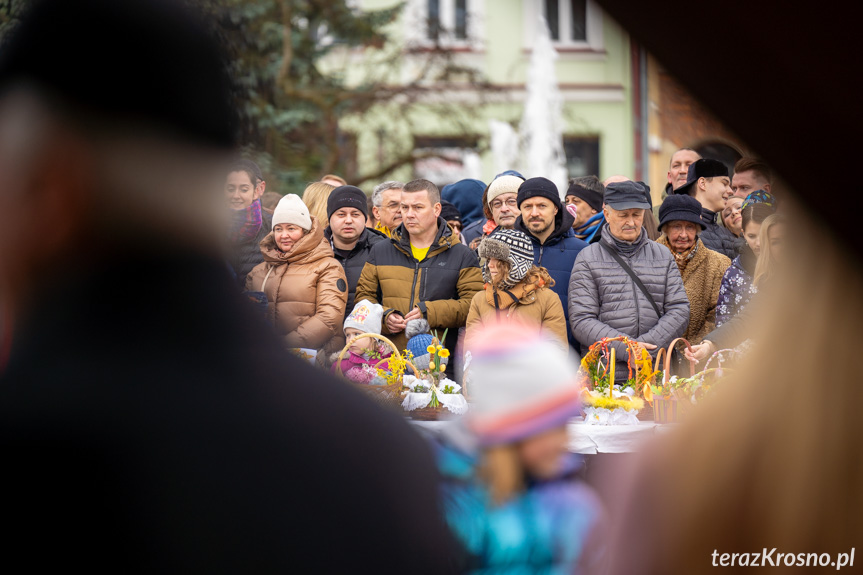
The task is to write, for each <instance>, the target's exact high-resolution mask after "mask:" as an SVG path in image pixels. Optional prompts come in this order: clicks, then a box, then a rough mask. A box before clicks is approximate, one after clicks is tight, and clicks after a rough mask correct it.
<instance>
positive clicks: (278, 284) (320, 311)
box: [246, 217, 348, 349]
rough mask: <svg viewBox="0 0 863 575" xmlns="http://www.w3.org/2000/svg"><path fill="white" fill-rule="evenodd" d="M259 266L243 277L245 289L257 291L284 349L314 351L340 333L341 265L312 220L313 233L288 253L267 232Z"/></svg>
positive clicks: (344, 290) (342, 313)
mask: <svg viewBox="0 0 863 575" xmlns="http://www.w3.org/2000/svg"><path fill="white" fill-rule="evenodd" d="M261 253H263V254H264V262H263V263H262V264H259V265H257V266H255V268H254V269H253V270H252V271H251V272H249V275H248V277H247V278H246V289H247V290H249V291H262V292H264V294H265V295H266V296H267V301H268V302H269V303H268V304H267V306H268V307H267V308H268V311H269V313H270V314H271V317H272V318H273V319H274V322H273V323H274V325H275V327H276V332H277V333H279V334H280V335H282V336H283V338H284V343H285V345H286V346H287V347H305V348H310V349H318V348H320V347H322V346H323V345H324V344H325V343H327V342H328V341H329V340H330V339H332V338H333V336H335V335H336V334H339V333H341V329H342V322H343V321H344V317H345V305H346V303H347V301H348V285H347V280H346V278H345V271H344V269H343V268H342V265H341V264H340V263H339V262H338V261H337V260H336V258H334V257H333V251H332V249H330V244H329V242H328V241H327V240H326V239H325V238H324V232H323V230H322V229H321V228H320V226H319V225H318V221H317V218H314V217H313V218H312V229H311V231H309V233H307V234H306V235H305V236H303V237H302V238H300V241H298V242H297V243H296V245H295V246H294V248H293V249H292V250H291V251H290V252H289V253H284V252H282V251H281V250H279V248H277V247H276V241H275V239H274V238H273V234H272V233H270V234H268V235H267V237H266V238H264V240H263V241H262V242H261Z"/></svg>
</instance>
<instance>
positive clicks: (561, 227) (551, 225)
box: [515, 178, 587, 352]
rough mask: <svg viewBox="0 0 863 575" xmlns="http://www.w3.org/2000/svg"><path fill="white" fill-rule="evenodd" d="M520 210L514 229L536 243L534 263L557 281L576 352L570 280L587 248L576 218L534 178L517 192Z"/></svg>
mask: <svg viewBox="0 0 863 575" xmlns="http://www.w3.org/2000/svg"><path fill="white" fill-rule="evenodd" d="M518 208H519V210H520V211H521V216H519V218H518V220H516V224H515V227H516V229H519V230H521V231H523V232H524V233H526V234H527V235H528V237H529V238H530V240H531V242H533V263H534V264H536V265H537V266H542V267H544V268H545V269H547V270H548V273H549V275H551V277H552V278H553V279H554V286H553V287H552V289H553V290H554V292H555V293H556V294H557V295H558V297H559V298H560V303H562V304H563V309H564V310H565V311H566V317H567V320H566V321H567V323H566V332H567V334H568V336H569V345H570V347H572V348H574V349H575V350H576V352H579V351H580V348H579V343H578V342H577V341H576V340H575V338H574V337H573V335H572V330H571V329H570V327H569V297H568V293H567V291H568V289H569V276H570V275H571V274H572V266H573V264H575V258H576V257H577V256H578V253H579V252H580V251H581V250H582V249H584V248H585V247H587V244H586V243H585V242H584V241H582V240H580V239H578V238H577V237H575V233H574V232H573V231H572V224H573V222H574V218H573V217H572V214H570V213H569V212H568V211H567V210H566V209H564V207H563V205H562V204H561V203H560V193H559V192H558V191H557V186H555V185H554V183H553V182H552V181H551V180H547V179H545V178H531V179H529V180H526V181H525V182H524V183H522V184H521V186H519V188H518Z"/></svg>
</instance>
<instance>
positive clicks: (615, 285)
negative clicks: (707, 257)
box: [569, 224, 689, 381]
mask: <svg viewBox="0 0 863 575" xmlns="http://www.w3.org/2000/svg"><path fill="white" fill-rule="evenodd" d="M603 244H604V245H606V246H608V247H610V248H611V249H613V250H615V251H616V252H618V254H619V255H620V256H621V258H623V260H624V261H625V262H627V263H628V264H629V267H630V268H632V270H633V272H635V274H636V275H637V276H638V278H639V279H640V280H641V281H642V283H643V284H644V286H645V287H646V288H647V291H648V292H649V293H650V295H651V296H652V297H653V300H654V301H655V302H656V305H657V306H658V307H659V311H660V312H661V314H662V315H661V317H657V315H656V311H655V310H654V309H653V306H652V305H651V304H650V302H649V301H648V300H647V299H646V298H645V295H644V294H643V293H642V292H641V290H640V289H639V288H638V286H637V285H635V282H634V281H632V278H631V277H629V274H627V273H626V271H624V269H623V268H622V267H620V264H618V263H617V261H615V259H614V258H613V257H612V256H611V254H609V253H608V252H607V251H606V248H604V247H603ZM569 322H570V325H571V326H572V331H573V332H574V335H575V337H576V339H578V341H580V342H581V346H582V353H586V352H587V348H588V347H590V346H591V345H592V344H594V343H595V342H597V341H599V340H601V339H602V338H605V337H618V336H622V335H625V336H629V337H631V338H635V339H637V340H638V341H640V342H645V343H651V344H653V345H655V346H657V349H658V348H662V347H668V344H670V343H671V341H672V340H673V339H674V338H677V337H680V336H682V335H683V333H684V332H685V331H686V327H687V325H688V324H689V299H688V298H687V297H686V290H685V289H684V287H683V279H682V278H681V277H680V271H679V270H678V269H677V264H676V263H675V261H674V256H672V255H671V252H670V251H668V248H666V247H663V246H661V245H659V244H657V243H656V242H654V241H651V240H649V239H647V232H646V231H645V230H644V229H642V230H641V237H639V239H638V240H636V241H635V242H633V243H632V244H628V245H627V246H626V249H625V250H623V251H622V250H621V248H620V247H618V245H617V242H616V241H615V238H614V236H612V235H611V231H610V229H609V226H608V224H605V226H603V228H602V239H600V240H599V243H596V244H591V245H590V246H588V247H587V249H585V250H582V252H581V253H580V254H579V256H578V259H577V260H576V262H575V266H574V267H573V269H572V278H571V279H570V282H569ZM613 345H614V346H615V348H616V350H617V358H618V360H617V370H616V373H617V376H618V377H616V379H617V380H618V381H620V380H625V379H626V374H627V369H626V348H625V347H624V346H623V345H620V343H619V342H615V343H614V344H613ZM651 354H652V355H655V354H656V351H655V350H654V351H652V352H651Z"/></svg>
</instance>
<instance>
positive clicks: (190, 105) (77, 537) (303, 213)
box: [0, 0, 863, 574]
mask: <svg viewBox="0 0 863 575" xmlns="http://www.w3.org/2000/svg"><path fill="white" fill-rule="evenodd" d="M189 9H190V8H189V7H188V6H187V5H186V4H182V3H176V2H170V1H167V0H127V1H126V2H123V3H117V2H113V1H110V0H79V1H78V2H75V3H70V2H64V1H61V0H43V1H42V2H37V3H34V4H33V7H31V8H30V9H29V10H28V11H27V12H26V13H24V14H23V15H22V20H21V24H20V27H19V28H18V29H17V30H16V33H15V34H14V35H11V36H10V38H11V40H10V41H9V42H8V43H5V44H4V45H3V50H0V173H2V174H3V175H4V178H3V180H2V186H0V236H2V241H0V304H2V312H3V315H2V317H0V320H2V329H0V449H2V452H3V454H4V462H5V463H6V466H7V469H6V472H5V473H4V474H3V476H2V479H0V482H2V486H3V493H5V494H6V495H7V498H6V500H5V502H4V518H5V519H6V520H7V523H8V524H9V526H10V529H8V530H7V531H8V533H7V538H6V546H5V549H4V550H5V551H6V557H7V561H8V562H9V563H10V564H19V565H27V566H28V567H29V568H31V569H39V568H42V569H45V570H57V569H68V568H69V567H70V566H74V565H86V567H87V568H88V569H90V570H94V571H109V570H110V571H116V570H118V568H119V569H121V570H123V571H125V572H138V571H140V572H147V573H151V572H173V571H196V572H197V571H201V572H209V573H220V572H224V573H236V572H240V571H249V570H254V571H300V572H321V573H348V572H366V571H368V572H374V573H447V572H458V573H461V572H504V571H506V572H581V573H590V574H592V573H608V572H609V570H608V569H606V567H610V572H611V573H615V574H616V573H626V574H631V573H671V572H701V571H703V570H705V567H706V566H707V565H708V563H710V561H711V558H713V561H714V562H713V564H712V566H717V564H716V562H715V561H716V558H717V553H720V554H722V556H723V557H725V556H726V555H728V554H729V553H725V551H739V550H748V549H760V548H761V547H762V546H764V545H767V546H773V545H776V546H777V547H780V548H781V549H782V550H783V552H790V551H795V552H805V553H799V554H798V555H797V556H794V555H793V554H791V553H780V555H782V554H784V555H786V560H785V562H784V564H785V565H789V563H788V560H787V557H788V556H790V557H791V558H792V559H794V560H795V561H796V560H798V558H799V557H801V556H803V555H805V557H804V559H805V561H806V565H807V566H808V565H809V563H808V562H809V560H810V555H816V553H809V552H810V551H812V552H818V554H817V559H818V560H819V561H821V560H823V557H824V556H825V555H827V553H826V552H827V551H829V552H831V553H836V552H837V551H841V552H846V554H845V557H844V561H845V563H843V562H842V561H841V560H840V561H839V562H837V565H838V566H842V565H847V561H848V559H849V557H848V554H847V551H849V550H850V561H851V562H852V564H853V556H854V547H853V546H854V545H856V544H857V543H858V542H859V539H860V522H859V514H860V509H863V503H861V497H863V495H861V493H863V492H861V490H860V489H859V485H860V483H861V469H860V465H858V464H857V460H856V459H855V458H854V457H853V453H854V451H853V449H854V448H853V446H854V445H855V443H853V440H854V438H855V437H857V436H858V435H859V431H860V423H859V421H860V418H859V413H858V412H857V406H858V405H860V400H861V393H863V392H861V389H863V388H861V386H859V385H858V384H857V379H859V378H857V377H856V372H857V371H859V368H858V366H857V365H856V363H855V362H854V361H848V358H851V359H852V360H853V358H854V357H856V356H855V353H857V346H858V343H857V338H856V333H857V332H858V331H859V325H860V322H861V318H863V309H861V300H860V298H859V297H858V296H859V294H860V292H861V291H863V288H861V278H860V274H859V273H858V271H857V267H858V266H856V265H849V262H852V263H853V262H856V259H855V258H854V257H853V256H854V254H851V253H850V252H849V251H848V250H847V249H846V247H847V246H841V245H840V243H839V241H838V239H837V238H838V237H840V236H842V235H843V234H844V235H845V237H847V236H848V235H850V234H851V233H852V232H851V231H849V230H839V231H835V230H827V229H826V228H818V227H817V225H815V224H812V223H811V222H810V223H808V224H807V223H805V222H801V221H800V220H799V219H798V220H793V221H794V226H795V229H794V232H795V233H790V226H791V223H790V222H791V221H792V220H791V218H790V214H789V212H787V211H786V209H785V208H784V207H781V206H780V209H779V210H778V211H777V200H776V198H775V197H774V195H773V194H774V190H773V189H772V175H771V173H770V170H769V168H768V167H767V166H765V165H764V164H763V163H761V162H759V161H758V160H756V159H753V158H743V159H741V160H740V161H739V162H738V163H737V164H736V165H735V166H734V169H733V170H731V171H729V170H728V169H726V167H725V166H724V165H723V164H722V163H720V162H717V161H715V160H712V159H709V158H700V157H699V156H698V154H697V153H696V152H694V151H693V150H689V149H682V150H679V151H677V152H676V153H675V154H674V155H673V156H672V158H671V159H670V163H669V170H668V187H667V189H666V190H665V196H664V197H663V199H662V202H661V203H659V202H658V203H659V205H657V206H654V205H653V200H654V197H653V196H652V195H651V194H650V191H649V190H648V188H647V186H646V185H644V184H643V183H641V182H637V181H632V180H631V179H629V178H627V177H626V176H621V175H614V176H610V177H608V178H606V179H605V180H604V181H600V179H599V178H598V177H596V176H590V177H583V178H576V179H574V180H573V181H571V182H569V185H568V186H567V189H566V190H559V189H557V188H556V187H555V185H554V184H553V183H552V182H550V181H549V180H547V179H545V178H543V177H540V176H536V175H534V177H530V178H526V177H524V176H522V175H521V174H519V173H517V172H515V171H512V170H510V171H507V172H504V173H502V174H500V175H498V176H496V177H495V178H494V179H493V180H492V181H491V182H489V183H488V184H487V185H486V184H485V183H483V182H480V181H478V180H462V181H460V182H455V183H453V184H449V185H447V186H444V187H443V189H440V190H439V189H438V187H437V186H436V185H435V184H434V183H433V182H430V181H427V180H414V181H411V182H395V181H388V182H383V183H381V184H379V185H377V186H375V187H374V189H373V190H372V191H371V193H370V194H367V193H366V192H364V191H363V190H361V189H360V188H358V187H355V186H351V185H349V184H348V183H347V182H345V181H344V180H343V179H341V178H339V177H338V176H335V175H332V174H329V175H327V176H325V177H323V178H321V181H320V182H313V183H311V184H309V186H308V187H307V189H306V190H305V191H304V193H303V194H302V195H301V196H300V195H294V194H287V195H284V196H282V195H281V194H278V193H276V192H275V191H274V190H272V189H268V188H267V184H266V181H265V177H264V174H263V173H262V172H261V170H260V169H259V167H258V166H257V165H256V164H255V163H254V162H253V161H250V160H248V159H244V160H236V161H233V162H232V159H233V158H234V156H235V153H236V151H237V140H236V138H237V132H236V129H235V128H236V125H234V124H233V121H232V117H233V116H234V114H235V112H236V110H234V108H233V104H232V102H233V100H232V94H233V93H232V91H231V82H230V81H228V80H227V79H226V77H225V75H226V74H225V72H226V67H225V62H224V59H223V57H222V56H221V53H220V50H219V49H218V45H217V44H216V43H215V42H216V41H215V40H214V39H213V37H212V35H211V34H210V32H209V29H208V28H207V26H205V25H203V22H202V21H201V20H200V18H199V15H196V14H195V13H193V12H190V11H189ZM166 32H167V33H166ZM106 45H109V46H111V47H112V50H111V51H110V53H108V52H107V51H106V50H105V46H106ZM117 55H121V56H122V57H123V58H124V65H123V66H116V65H115V60H116V56H117ZM81 62H87V63H88V64H90V65H87V66H83V67H82V66H80V63H81ZM106 69H110V70H111V72H112V73H111V74H105V70H106ZM189 70H194V71H195V73H194V74H190V73H189ZM142 78H144V79H145V81H142ZM226 167H227V169H226ZM222 187H223V188H224V193H219V190H220V189H221V188H222ZM561 198H563V201H561ZM784 201H785V200H784V199H783V205H784ZM789 211H790V210H789ZM817 233H820V234H822V237H821V239H822V241H820V242H812V241H809V238H811V237H814V236H815V235H816V234H817ZM836 234H839V236H837V235H836ZM800 238H804V239H803V240H801V239H800ZM792 246H793V252H792V251H791V250H792ZM226 248H227V249H226ZM789 253H793V254H794V259H795V261H796V262H797V263H798V264H799V265H796V266H790V265H788V264H789V263H790V262H789V260H790V258H789V257H788V254H789ZM849 256H850V257H849ZM813 277H815V278H818V280H819V281H812V278H813ZM243 294H245V295H243ZM773 307H775V309H780V310H782V313H779V314H775V313H774V314H773V315H772V316H771V317H770V319H771V321H769V322H763V321H758V320H759V319H760V317H759V314H760V312H761V310H764V309H767V308H773ZM787 310H793V312H794V313H788V312H787ZM422 325H425V327H424V328H423V327H422ZM756 328H758V329H756ZM422 329H426V330H444V332H445V333H447V334H448V337H447V338H446V339H445V340H444V343H445V345H446V346H447V347H448V348H449V349H451V350H452V351H453V354H454V355H455V356H456V359H457V360H459V359H460V358H462V357H464V356H465V355H466V354H467V353H468V352H470V354H471V359H472V364H471V368H470V369H471V370H472V371H471V375H472V385H473V388H472V391H471V409H470V410H469V411H468V413H467V414H466V415H465V416H464V417H462V418H461V419H459V420H458V421H457V422H454V423H451V424H449V425H447V426H445V427H443V430H442V431H441V432H440V433H439V434H437V435H434V436H429V437H424V436H421V435H420V433H419V432H418V430H417V429H415V428H412V427H411V426H409V425H408V424H407V423H406V422H405V420H404V418H403V417H401V416H400V415H399V414H396V413H393V412H390V411H387V410H384V409H382V408H380V407H379V406H375V405H374V404H372V402H370V401H368V399H367V398H365V397H364V396H363V395H362V394H359V393H356V391H355V390H354V389H352V388H351V386H349V385H345V383H344V382H343V381H340V380H339V379H337V378H335V377H332V375H331V374H333V373H336V374H341V375H343V376H345V377H348V378H349V379H352V380H353V381H355V382H357V383H367V384H372V383H373V382H372V381H371V380H370V379H369V378H368V377H367V376H368V375H369V374H370V369H369V368H370V367H374V366H377V365H380V361H379V360H380V359H386V357H385V356H386V354H388V353H389V352H390V351H391V350H389V351H388V350H386V349H384V348H382V346H381V345H379V341H380V340H378V338H379V337H381V334H385V335H386V336H387V337H388V338H390V339H392V340H393V341H394V342H397V344H398V347H399V348H401V346H402V345H405V344H407V345H408V347H409V348H411V347H415V346H412V345H411V344H410V343H409V341H408V340H411V341H413V340H414V339H416V338H417V335H415V334H420V332H421V330H422ZM274 334H275V335H276V337H273V336H274ZM425 335H427V334H425ZM616 335H627V336H629V337H630V338H632V339H634V340H636V341H637V342H638V345H640V346H642V347H643V348H644V349H646V350H648V351H649V352H650V353H652V354H655V353H657V350H658V349H659V348H661V347H664V346H666V345H668V342H669V341H670V340H672V339H673V338H677V337H679V336H685V337H687V338H688V339H689V340H690V341H691V343H692V344H693V345H692V347H691V349H688V350H686V352H685V354H684V356H682V357H679V358H678V359H679V361H680V362H684V361H686V360H690V361H694V362H699V361H704V360H705V359H706V358H707V357H708V356H709V355H710V354H711V353H713V352H714V351H716V350H718V349H723V348H729V347H735V346H739V345H740V344H741V343H745V341H746V340H747V338H751V337H755V338H756V339H758V338H759V337H760V338H761V339H760V340H758V341H760V342H768V343H774V345H771V346H768V345H762V346H761V347H760V348H759V350H758V355H757V356H755V355H754V354H752V355H751V356H750V357H752V358H753V359H752V361H750V363H749V364H748V365H747V366H746V367H747V369H744V370H740V371H739V372H738V375H737V376H736V377H735V378H731V379H733V381H731V380H729V381H728V386H727V387H726V388H725V389H727V390H728V391H727V392H723V394H717V395H716V398H715V403H712V405H705V406H703V408H702V409H703V411H702V412H701V414H700V417H699V418H693V419H692V420H690V421H689V422H687V423H684V424H682V426H681V427H680V428H679V431H680V432H678V433H669V434H668V435H667V436H665V437H663V439H665V440H667V441H664V442H663V443H657V444H656V445H654V446H653V447H652V448H651V449H648V450H645V451H644V452H642V453H639V454H636V455H634V456H633V457H637V458H638V462H639V465H638V466H637V467H636V468H635V470H634V471H632V472H630V473H625V474H620V475H617V476H615V477H613V481H610V482H609V484H610V485H611V486H612V488H613V489H614V491H615V492H616V493H615V495H619V497H615V498H611V499H600V498H599V497H597V494H596V493H594V492H593V491H592V490H591V489H589V488H587V487H586V486H585V485H584V484H583V483H579V482H578V481H575V480H574V478H575V477H576V474H577V469H576V467H577V464H578V463H577V461H575V460H574V458H573V457H572V455H571V454H569V453H568V449H567V441H568V437H567V432H568V429H567V422H568V421H569V420H570V419H571V418H572V417H573V416H575V415H576V414H577V413H578V412H579V409H580V399H581V398H580V389H579V387H578V385H577V363H576V361H575V359H576V357H577V352H583V351H584V350H585V349H586V348H587V347H588V346H590V345H591V344H592V343H593V342H595V341H596V340H597V339H598V338H603V337H609V336H616ZM768 336H769V337H768ZM792 337H794V338H803V337H805V338H806V347H805V349H804V352H805V353H803V354H798V349H799V348H798V346H797V345H796V343H797V342H796V341H794V342H793V344H794V345H787V343H788V340H789V339H790V338H792ZM424 341H425V340H424ZM776 341H779V342H780V343H782V344H783V345H775V342H776ZM756 344H757V343H756ZM293 348H304V349H309V350H314V351H317V352H318V353H317V357H316V360H317V362H318V363H320V364H322V366H321V367H323V368H326V369H319V368H317V367H314V366H311V365H308V364H307V363H306V362H303V361H301V360H300V359H298V358H297V357H295V356H294V355H292V354H289V353H286V349H293ZM338 350H341V351H342V353H340V354H339V355H338V356H337V357H335V358H334V357H333V356H334V353H335V352H336V351H338ZM417 351H421V350H420V349H419V348H417ZM798 355H799V356H800V357H798ZM621 356H623V357H625V354H618V357H621ZM339 358H341V359H339ZM453 364H454V365H452V366H449V365H448V366H447V369H448V370H451V371H452V372H453V373H452V376H453V377H456V378H458V376H459V373H458V365H457V364H458V361H456V362H453ZM617 371H618V373H621V374H622V373H624V372H625V370H623V369H619V370H617ZM364 378H365V380H364ZM818 383H824V384H826V385H824V386H823V388H820V389H821V391H820V392H819V388H818V387H817V384H818ZM723 385H725V384H723ZM753 390H754V391H753ZM819 393H820V395H819ZM729 414H733V417H729ZM801 415H805V417H801ZM849 438H850V439H849ZM824 445H830V446H831V447H830V448H829V449H828V448H824ZM849 454H850V455H849ZM609 502H611V503H614V507H615V508H616V510H615V513H614V514H611V513H608V510H609V509H608V505H607V504H608V503H609ZM609 519H610V520H611V521H610V522H609ZM46 549H47V550H48V551H47V552H46ZM717 550H718V551H717ZM764 551H765V554H766V553H767V549H765V550H764ZM774 551H775V549H774ZM822 552H824V553H822ZM734 555H738V553H734ZM609 560H610V561H609ZM798 565H799V564H798ZM819 565H821V566H823V565H825V564H824V563H819ZM789 566H790V565H789Z"/></svg>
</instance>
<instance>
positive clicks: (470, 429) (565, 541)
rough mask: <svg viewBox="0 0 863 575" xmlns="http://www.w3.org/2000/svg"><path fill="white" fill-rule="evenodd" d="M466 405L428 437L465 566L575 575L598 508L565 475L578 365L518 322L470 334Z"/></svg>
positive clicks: (570, 473)
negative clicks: (468, 404)
mask: <svg viewBox="0 0 863 575" xmlns="http://www.w3.org/2000/svg"><path fill="white" fill-rule="evenodd" d="M470 372H471V375H470V381H471V384H470V386H469V387H467V392H468V393H469V394H470V396H471V399H472V404H471V409H470V411H469V412H468V413H467V414H466V415H465V416H464V417H463V418H462V419H461V420H458V421H456V422H453V423H451V424H449V425H448V426H447V427H446V428H445V429H444V430H443V431H442V432H441V434H440V435H439V437H438V438H437V441H436V442H435V443H434V446H435V453H436V455H437V460H438V465H439V468H440V470H441V473H442V476H443V491H444V502H445V503H444V505H445V513H446V517H447V520H448V522H449V524H450V527H451V529H452V530H453V532H454V533H455V534H456V536H457V537H458V538H459V539H460V540H461V542H462V543H463V544H464V546H465V547H466V549H467V551H468V552H469V555H470V556H471V563H470V564H469V565H466V566H464V567H465V570H466V571H471V572H483V573H485V572H525V573H528V572H530V573H535V572H536V573H576V572H581V571H580V570H581V569H585V568H586V567H587V566H588V565H589V566H591V567H596V562H597V561H598V560H600V559H601V558H602V557H601V552H600V549H601V547H600V546H598V545H594V544H591V543H590V542H589V541H593V540H595V539H596V538H597V537H600V536H601V534H600V533H599V525H600V523H601V520H602V518H603V512H602V508H601V506H600V504H599V500H598V498H597V497H596V496H595V494H594V493H593V491H592V490H590V489H589V488H588V487H587V486H585V485H584V484H582V483H580V482H579V481H577V480H576V479H575V478H574V472H575V471H576V469H577V467H578V466H577V456H575V455H573V454H570V453H569V452H568V450H567V443H568V438H567V428H566V424H567V421H568V420H569V419H570V418H572V417H575V416H576V415H578V413H579V411H580V400H579V397H580V396H579V391H580V387H579V385H578V382H577V377H576V374H577V366H576V365H575V363H574V362H573V361H572V360H570V359H569V357H568V356H567V354H566V353H565V352H564V351H562V350H561V349H560V347H559V346H557V345H555V344H553V343H551V342H549V341H548V339H546V338H545V337H543V336H542V335H541V334H539V333H538V332H537V331H536V330H535V329H532V328H531V327H529V326H525V325H523V324H520V323H514V322H503V323H497V322H495V323H492V324H491V325H488V326H486V327H484V328H483V329H482V330H481V331H480V332H478V333H477V334H476V335H475V339H474V348H473V351H472V361H471V367H470Z"/></svg>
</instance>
